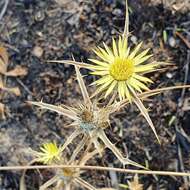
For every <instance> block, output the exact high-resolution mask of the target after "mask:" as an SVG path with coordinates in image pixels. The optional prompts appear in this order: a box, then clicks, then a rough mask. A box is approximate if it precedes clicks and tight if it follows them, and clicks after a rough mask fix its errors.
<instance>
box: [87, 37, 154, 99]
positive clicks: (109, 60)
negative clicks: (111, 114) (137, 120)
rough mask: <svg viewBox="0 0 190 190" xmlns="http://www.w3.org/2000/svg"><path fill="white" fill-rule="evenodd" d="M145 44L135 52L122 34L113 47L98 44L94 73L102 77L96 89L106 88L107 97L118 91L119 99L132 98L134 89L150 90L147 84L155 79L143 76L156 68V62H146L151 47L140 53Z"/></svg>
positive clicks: (92, 67)
mask: <svg viewBox="0 0 190 190" xmlns="http://www.w3.org/2000/svg"><path fill="white" fill-rule="evenodd" d="M141 45H142V43H140V44H138V45H137V46H136V47H135V48H134V49H133V50H132V51H130V48H129V47H127V39H126V38H123V37H119V40H118V42H116V41H115V39H113V40H112V49H110V48H109V47H108V46H107V45H105V44H104V48H105V49H103V48H101V47H98V48H97V49H96V50H94V52H95V54H96V55H97V56H98V57H99V58H100V59H101V60H96V59H90V61H92V62H93V63H94V64H95V65H91V66H90V68H91V69H92V70H93V72H92V74H93V75H98V76H101V78H100V79H98V80H97V81H95V84H97V85H98V86H100V87H99V89H98V90H97V92H102V91H105V97H107V96H108V95H109V94H111V93H112V92H113V91H115V90H117V92H118V94H119V98H120V99H124V98H126V97H127V98H128V100H131V97H132V92H134V90H136V91H138V92H142V90H148V87H147V86H146V83H148V82H149V83H152V81H151V80H150V79H149V78H147V77H144V76H143V75H144V74H145V73H148V72H152V71H154V70H155V67H156V66H157V65H158V64H156V63H149V64H144V63H145V61H147V60H148V59H149V58H150V57H151V56H152V55H149V54H148V51H149V49H147V50H144V51H142V52H140V53H138V52H139V50H140V48H141Z"/></svg>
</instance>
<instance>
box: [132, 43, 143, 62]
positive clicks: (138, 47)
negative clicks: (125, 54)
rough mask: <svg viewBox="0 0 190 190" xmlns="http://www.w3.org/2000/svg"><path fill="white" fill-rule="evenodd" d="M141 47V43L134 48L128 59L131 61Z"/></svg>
mask: <svg viewBox="0 0 190 190" xmlns="http://www.w3.org/2000/svg"><path fill="white" fill-rule="evenodd" d="M141 46H142V42H141V43H140V44H138V45H137V46H136V47H135V49H134V50H133V51H132V53H131V54H130V55H129V59H133V58H134V57H135V55H136V54H137V52H138V51H139V49H140V48H141Z"/></svg>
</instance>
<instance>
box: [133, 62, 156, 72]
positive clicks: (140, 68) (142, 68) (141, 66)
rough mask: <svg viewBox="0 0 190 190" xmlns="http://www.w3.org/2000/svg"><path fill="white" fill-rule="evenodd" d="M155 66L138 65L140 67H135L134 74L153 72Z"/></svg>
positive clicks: (153, 64) (151, 64)
mask: <svg viewBox="0 0 190 190" xmlns="http://www.w3.org/2000/svg"><path fill="white" fill-rule="evenodd" d="M156 66H157V64H155V63H150V64H147V65H140V66H137V67H135V72H137V73H138V72H145V71H150V70H153V69H154V68H155V67H156Z"/></svg>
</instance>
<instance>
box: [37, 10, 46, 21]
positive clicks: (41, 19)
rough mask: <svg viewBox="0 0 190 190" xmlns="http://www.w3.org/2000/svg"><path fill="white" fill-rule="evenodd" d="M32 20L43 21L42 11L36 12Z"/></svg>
mask: <svg viewBox="0 0 190 190" xmlns="http://www.w3.org/2000/svg"><path fill="white" fill-rule="evenodd" d="M34 18H35V20H36V21H38V22H41V21H43V20H44V18H45V13H44V11H38V12H36V14H35V16H34Z"/></svg>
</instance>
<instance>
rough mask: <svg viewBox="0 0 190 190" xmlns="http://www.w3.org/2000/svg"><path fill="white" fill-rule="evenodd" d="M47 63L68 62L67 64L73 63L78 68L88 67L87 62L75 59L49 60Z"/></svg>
mask: <svg viewBox="0 0 190 190" xmlns="http://www.w3.org/2000/svg"><path fill="white" fill-rule="evenodd" d="M47 62H48V63H64V64H68V65H74V66H77V67H79V68H87V69H90V66H89V64H87V63H82V62H77V61H71V60H57V61H56V60H49V61H47Z"/></svg>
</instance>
